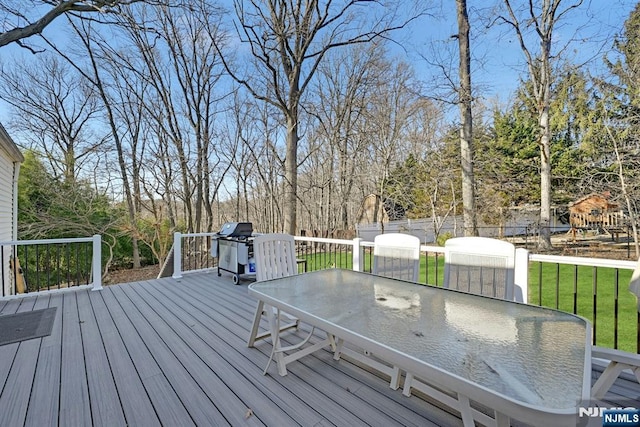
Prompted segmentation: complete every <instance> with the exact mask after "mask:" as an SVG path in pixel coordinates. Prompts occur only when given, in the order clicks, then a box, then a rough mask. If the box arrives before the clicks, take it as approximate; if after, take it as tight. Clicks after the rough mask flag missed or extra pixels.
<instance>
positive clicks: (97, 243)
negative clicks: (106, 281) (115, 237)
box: [91, 234, 102, 291]
mask: <svg viewBox="0 0 640 427" xmlns="http://www.w3.org/2000/svg"><path fill="white" fill-rule="evenodd" d="M91 269H92V270H93V286H92V289H91V290H92V291H100V290H102V236H101V235H99V234H94V235H93V259H92V260H91Z"/></svg>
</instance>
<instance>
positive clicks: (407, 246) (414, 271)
mask: <svg viewBox="0 0 640 427" xmlns="http://www.w3.org/2000/svg"><path fill="white" fill-rule="evenodd" d="M373 243H374V247H373V269H372V273H373V274H377V275H379V276H385V277H391V278H393V279H401V280H408V281H410V282H417V281H418V271H419V270H420V239H419V238H417V237H416V236H412V235H410V234H403V233H387V234H379V235H377V236H376V237H375V239H374V240H373Z"/></svg>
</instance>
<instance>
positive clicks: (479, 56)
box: [0, 0, 636, 123]
mask: <svg viewBox="0 0 640 427" xmlns="http://www.w3.org/2000/svg"><path fill="white" fill-rule="evenodd" d="M467 1H468V8H469V15H470V19H471V20H472V41H471V47H472V50H473V52H474V53H473V56H474V63H473V65H472V83H473V84H474V85H476V86H477V89H478V94H479V95H480V96H481V97H482V98H484V99H485V100H487V102H491V101H492V100H494V99H497V100H498V101H499V102H502V103H504V102H506V101H508V100H509V98H510V96H511V94H512V93H513V91H514V89H515V88H516V87H517V86H518V83H519V78H520V76H523V75H525V77H526V68H525V66H524V64H525V63H524V56H523V54H522V51H521V50H520V48H519V46H518V43H517V40H516V38H515V36H514V33H513V32H512V31H509V30H508V29H507V28H506V27H505V26H494V27H491V28H489V29H487V28H486V26H485V25H484V24H483V23H480V22H479V20H478V16H479V15H480V14H482V15H485V16H486V15H489V16H491V14H488V13H487V12H488V10H487V7H488V6H487V4H488V3H489V2H487V1H486V0H467ZM564 3H566V4H572V3H575V0H572V1H571V2H569V1H568V0H565V1H564ZM434 4H438V6H434V7H433V8H432V9H430V12H432V15H431V16H425V17H423V18H421V19H419V20H417V21H415V22H413V23H412V24H411V25H410V26H409V27H408V28H406V29H405V30H403V31H402V32H401V33H399V34H396V35H395V37H394V38H396V39H397V40H398V41H399V43H400V44H402V46H403V49H401V48H400V47H399V46H396V48H395V49H394V53H396V54H397V55H398V57H399V58H401V59H404V60H406V61H409V62H411V63H413V64H414V66H415V67H416V74H417V75H418V76H419V77H420V78H421V79H424V80H425V81H427V82H429V83H433V82H437V81H439V79H440V78H441V77H442V72H441V71H440V70H438V69H436V68H434V67H433V66H430V65H428V63H427V61H426V60H424V59H423V58H430V59H431V60H432V61H434V62H439V63H443V62H447V61H448V62H449V64H450V65H451V66H452V67H455V66H457V62H456V61H457V50H456V49H457V42H456V41H455V39H452V38H451V35H453V34H456V33H457V21H456V15H455V2H454V1H453V0H446V1H443V2H434ZM635 4H636V1H631V0H584V2H583V6H582V7H581V8H580V9H578V10H575V11H572V12H571V15H570V16H571V18H570V19H568V20H565V21H564V22H563V24H562V25H560V26H559V27H558V28H557V29H556V32H555V39H554V42H555V43H556V46H567V47H568V48H567V49H566V50H565V51H563V55H562V56H563V57H564V58H567V59H569V60H570V61H572V62H574V63H583V62H584V63H585V64H584V65H583V66H585V67H589V69H590V70H592V72H594V73H598V72H599V71H602V60H601V58H602V56H603V54H604V52H605V51H607V50H610V48H611V44H612V42H613V37H614V35H615V34H618V33H619V32H620V31H621V30H622V27H623V24H624V21H625V19H626V18H627V17H628V16H629V13H630V12H631V11H632V10H633V8H634V7H635ZM586 6H588V7H586ZM64 31H65V29H64V19H60V20H59V21H58V22H57V23H56V24H55V25H52V26H51V27H49V28H47V29H45V34H46V35H47V36H49V37H51V36H53V37H55V36H57V35H59V34H63V33H64ZM569 40H571V42H570V43H569V44H568V45H567V41H569ZM17 56H24V57H27V58H28V57H29V56H32V55H31V54H30V53H28V52H27V51H26V50H24V49H21V48H17V47H16V46H5V47H2V48H0V62H1V63H7V62H10V61H11V60H12V59H13V58H15V57H17ZM438 57H439V58H438ZM453 71H454V72H456V70H455V68H453ZM8 120H9V111H8V109H7V106H6V105H4V104H3V103H2V102H1V101H0V122H2V123H6V122H7V121H8Z"/></svg>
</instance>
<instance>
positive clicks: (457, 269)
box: [402, 237, 529, 396]
mask: <svg viewBox="0 0 640 427" xmlns="http://www.w3.org/2000/svg"><path fill="white" fill-rule="evenodd" d="M528 257H529V253H528V251H527V250H526V249H516V247H515V246H514V245H513V244H511V243H509V242H505V241H502V240H498V239H492V238H488V237H456V238H453V239H449V240H447V241H446V243H445V245H444V283H443V286H444V287H445V288H450V289H456V290H459V291H463V292H469V293H474V294H478V295H483V296H489V297H493V298H501V299H506V300H510V301H517V302H524V303H526V302H527V286H528V277H529V276H528V270H529V268H528V264H529V263H528ZM516 266H518V269H517V271H516ZM516 277H517V279H518V284H517V285H516ZM416 386H417V388H419V389H428V387H429V386H428V385H426V384H424V383H421V382H420V381H418V380H416V379H415V378H414V376H413V374H412V373H410V372H407V375H406V378H405V382H404V387H403V390H402V393H403V394H404V395H405V396H410V395H411V387H416Z"/></svg>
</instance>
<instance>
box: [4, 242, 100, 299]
mask: <svg viewBox="0 0 640 427" xmlns="http://www.w3.org/2000/svg"><path fill="white" fill-rule="evenodd" d="M82 243H90V244H91V245H90V246H87V247H86V248H85V252H84V254H83V255H80V254H79V252H78V248H76V252H75V253H74V254H73V255H75V260H74V259H72V258H71V254H70V250H69V249H67V248H69V247H70V246H69V245H74V244H82ZM60 247H64V248H65V251H67V253H66V254H64V253H60V250H59V248H60ZM51 248H54V249H51ZM55 248H57V249H55ZM89 248H90V249H89ZM89 251H90V254H89ZM88 257H90V259H91V262H90V264H89V265H85V264H86V263H85V264H83V266H84V267H87V269H86V270H84V269H82V268H81V266H80V265H79V264H80V263H79V262H78V261H79V259H80V258H83V259H84V258H87V259H88ZM72 263H75V265H74V266H72V265H71V264H72ZM82 275H84V276H86V277H87V283H86V284H85V285H80V284H79V280H78V279H79V277H80V276H82ZM0 278H1V279H2V296H3V297H12V296H15V295H16V294H17V290H18V289H16V288H17V287H18V286H17V285H18V284H19V283H21V284H22V285H24V286H25V288H26V289H25V291H27V292H28V293H32V292H43V291H51V290H61V289H66V288H68V287H77V286H90V287H91V288H92V289H93V290H100V289H102V237H101V236H100V235H98V234H96V235H94V236H92V237H80V238H68V239H43V240H9V241H4V242H0ZM34 278H35V279H34ZM65 279H66V280H65Z"/></svg>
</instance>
